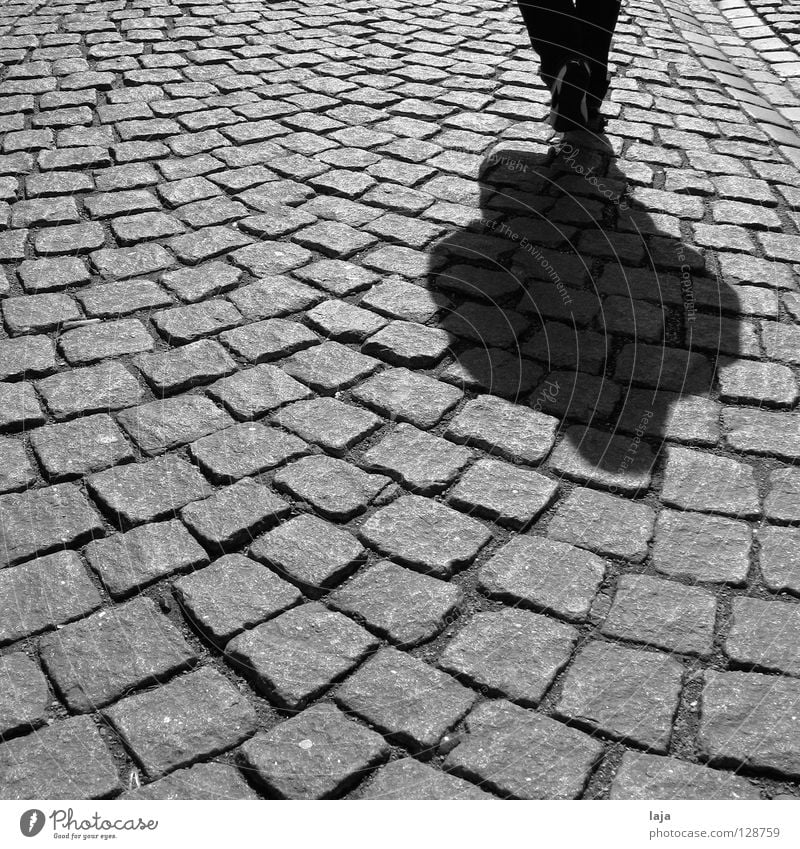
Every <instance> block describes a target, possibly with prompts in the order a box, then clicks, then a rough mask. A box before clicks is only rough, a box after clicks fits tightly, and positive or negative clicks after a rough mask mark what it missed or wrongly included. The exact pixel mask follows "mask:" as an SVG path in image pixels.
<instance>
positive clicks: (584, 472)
mask: <svg viewBox="0 0 800 849" xmlns="http://www.w3.org/2000/svg"><path fill="white" fill-rule="evenodd" d="M638 439H639V437H638V436H637V437H634V438H633V439H629V438H628V437H623V436H616V435H613V434H608V433H605V432H604V431H599V430H594V429H593V428H583V427H571V428H569V429H568V430H567V432H566V433H565V435H564V438H563V439H562V440H561V442H560V443H559V444H558V445H557V446H556V448H555V449H554V450H553V453H552V455H551V457H550V467H551V468H552V469H553V470H554V471H556V472H558V473H560V474H562V475H564V476H565V477H567V478H571V479H572V480H576V481H579V482H580V483H590V484H594V485H595V486H599V487H602V488H603V489H610V490H611V491H612V492H619V493H624V494H630V495H635V494H636V493H637V492H642V491H645V490H647V488H648V487H649V486H650V474H651V471H652V468H653V464H654V462H655V457H654V455H653V452H652V450H651V448H650V446H649V445H647V444H645V443H643V442H641V441H639V442H637V441H636V440H638Z"/></svg>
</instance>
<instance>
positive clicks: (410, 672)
mask: <svg viewBox="0 0 800 849" xmlns="http://www.w3.org/2000/svg"><path fill="white" fill-rule="evenodd" d="M335 698H336V701H337V702H338V703H339V704H341V705H342V706H343V707H344V708H346V709H347V710H350V711H352V712H353V713H355V714H356V715H357V716H360V717H362V718H363V719H366V720H367V722H369V723H370V724H372V725H373V726H375V727H376V728H378V729H380V730H381V731H382V732H383V733H384V734H385V735H386V736H387V737H388V739H389V740H392V741H396V742H398V743H399V744H400V745H402V746H405V747H406V748H409V749H411V750H412V751H414V752H418V753H420V754H422V755H423V756H425V755H428V754H430V750H431V749H433V747H434V746H436V745H437V744H438V743H439V741H440V740H441V739H442V737H443V736H444V734H445V732H446V731H448V730H449V729H450V728H452V727H453V726H454V725H455V724H456V723H457V722H458V721H459V719H461V718H462V717H463V716H464V714H465V713H466V712H467V711H468V710H469V708H470V706H471V705H472V703H473V702H474V701H475V698H476V697H475V694H474V693H473V692H472V691H470V690H468V689H467V688H466V687H462V686H461V685H460V684H459V683H458V682H457V681H455V680H454V679H453V678H451V677H450V676H449V675H445V674H444V673H443V672H440V671H439V670H438V669H434V668H433V667H432V666H429V665H428V664H426V663H424V662H423V661H421V660H418V659H416V658H413V657H411V656H410V655H407V654H404V653H403V652H400V651H398V650H397V649H393V648H385V649H381V650H380V651H378V652H377V653H376V654H375V655H374V656H373V657H372V658H370V659H369V660H368V661H367V662H366V663H364V664H363V665H362V666H361V668H360V669H359V670H358V671H357V672H355V673H354V674H353V675H351V676H350V677H349V678H348V679H347V681H345V683H344V684H343V685H342V686H341V687H339V689H338V690H337V691H336V694H335Z"/></svg>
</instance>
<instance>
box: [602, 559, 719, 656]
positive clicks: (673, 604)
mask: <svg viewBox="0 0 800 849" xmlns="http://www.w3.org/2000/svg"><path fill="white" fill-rule="evenodd" d="M716 611H717V600H716V598H715V597H714V595H713V594H712V593H710V592H707V591H706V590H703V589H700V588H699V587H690V586H685V585H684V584H679V583H677V582H675V581H665V580H662V579H660V578H651V577H649V576H646V575H622V576H621V577H620V578H619V580H618V582H617V591H616V594H615V595H614V602H613V604H612V606H611V609H610V611H609V613H608V616H607V617H606V621H605V622H604V624H603V628H602V632H603V633H604V634H605V635H606V636H609V637H617V638H619V639H621V640H632V641H633V642H641V643H646V644H647V645H651V646H656V647H658V648H662V649H666V650H668V651H672V652H678V653H681V654H696V655H700V656H701V657H703V656H707V655H709V654H710V653H711V651H712V648H713V641H714V624H715V616H716Z"/></svg>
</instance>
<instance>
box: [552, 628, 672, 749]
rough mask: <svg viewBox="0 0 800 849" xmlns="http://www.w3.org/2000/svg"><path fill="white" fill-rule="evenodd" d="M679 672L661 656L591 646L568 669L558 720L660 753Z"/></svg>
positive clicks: (604, 645)
mask: <svg viewBox="0 0 800 849" xmlns="http://www.w3.org/2000/svg"><path fill="white" fill-rule="evenodd" d="M682 676H683V667H682V666H681V665H680V664H679V663H677V662H676V661H675V660H673V659H672V658H670V657H669V656H667V655H665V654H660V653H655V652H647V651H639V650H637V649H630V648H623V647H621V646H616V645H613V644H611V643H604V642H599V641H594V642H591V643H589V644H588V645H586V646H585V647H584V648H583V649H582V650H581V651H580V652H579V654H578V656H577V657H576V659H575V661H574V663H573V664H572V665H571V666H570V668H569V670H568V672H567V675H566V679H565V681H564V687H563V690H562V693H561V697H560V698H559V700H558V703H557V705H556V711H557V713H558V715H560V716H563V717H565V718H569V719H573V720H575V721H576V722H577V723H579V724H580V725H583V726H586V727H589V728H591V729H597V730H599V731H602V732H604V733H605V734H608V735H609V736H610V737H612V738H613V739H617V740H629V741H632V742H634V743H637V744H638V745H640V746H644V747H646V748H647V749H649V750H651V751H654V752H665V751H666V750H667V746H668V745H669V740H670V736H671V733H672V721H673V718H674V716H675V712H676V711H677V709H678V697H679V694H680V689H681V681H682Z"/></svg>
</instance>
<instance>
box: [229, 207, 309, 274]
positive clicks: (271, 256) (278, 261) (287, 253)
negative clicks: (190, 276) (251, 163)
mask: <svg viewBox="0 0 800 849" xmlns="http://www.w3.org/2000/svg"><path fill="white" fill-rule="evenodd" d="M240 199H241V200H244V201H245V202H247V199H246V198H244V197H241V198H240ZM312 258H313V254H312V253H311V251H308V250H306V249H305V248H301V247H300V245H294V244H292V243H291V242H270V241H263V242H259V243H258V244H255V245H248V246H247V247H245V248H240V249H239V250H237V251H234V252H233V253H232V254H231V259H232V260H233V262H234V263H235V264H236V265H238V266H241V267H242V268H244V269H246V270H247V271H249V272H250V273H251V274H252V275H253V276H254V277H271V276H273V275H275V274H284V273H285V272H287V271H291V270H292V269H294V268H298V267H299V266H301V265H306V263H308V262H309V261H310V260H311V259H312Z"/></svg>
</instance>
